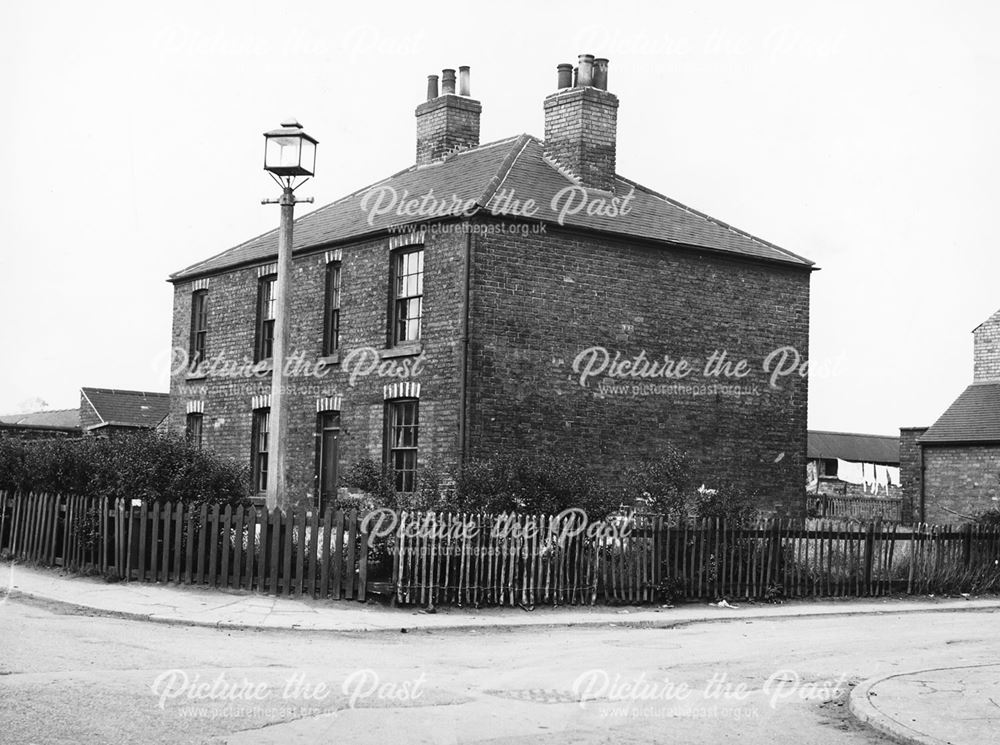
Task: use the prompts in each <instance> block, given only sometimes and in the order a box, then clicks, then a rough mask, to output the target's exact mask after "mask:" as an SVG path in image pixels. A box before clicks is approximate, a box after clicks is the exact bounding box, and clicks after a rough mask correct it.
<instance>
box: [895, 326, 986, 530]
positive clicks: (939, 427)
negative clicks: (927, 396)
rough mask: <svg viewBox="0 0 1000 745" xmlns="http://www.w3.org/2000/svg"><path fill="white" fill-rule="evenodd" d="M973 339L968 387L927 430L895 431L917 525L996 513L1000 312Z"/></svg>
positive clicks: (909, 499) (975, 332) (976, 331)
mask: <svg viewBox="0 0 1000 745" xmlns="http://www.w3.org/2000/svg"><path fill="white" fill-rule="evenodd" d="M972 336H973V349H974V352H973V374H972V385H970V386H969V387H968V388H966V389H965V390H964V391H963V392H962V393H961V395H959V397H958V398H957V399H955V401H954V403H952V405H951V406H949V407H948V409H947V410H946V411H945V412H944V414H942V415H941V417H940V418H939V419H938V420H937V421H936V422H934V424H933V425H932V426H931V427H929V428H928V427H906V428H903V429H901V430H900V460H901V466H902V480H903V493H904V495H905V496H904V499H905V501H906V503H907V504H909V507H910V509H911V510H912V514H913V515H914V519H915V520H917V521H920V522H930V523H952V522H957V521H960V520H962V519H968V518H971V517H976V516H978V515H980V514H981V513H983V512H986V511H987V510H990V509H1000V311H997V312H996V313H994V314H993V315H992V316H990V317H989V318H988V319H987V320H985V321H983V323H981V324H980V325H979V326H977V327H976V328H975V329H974V330H973V332H972ZM907 504H904V508H905V507H906V506H907Z"/></svg>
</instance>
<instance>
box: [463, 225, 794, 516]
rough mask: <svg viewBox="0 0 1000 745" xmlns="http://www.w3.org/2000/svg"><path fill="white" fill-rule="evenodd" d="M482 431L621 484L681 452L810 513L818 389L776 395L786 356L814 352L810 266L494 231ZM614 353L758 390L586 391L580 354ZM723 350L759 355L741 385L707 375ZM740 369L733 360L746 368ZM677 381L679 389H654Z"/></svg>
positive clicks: (479, 387)
mask: <svg viewBox="0 0 1000 745" xmlns="http://www.w3.org/2000/svg"><path fill="white" fill-rule="evenodd" d="M474 251H475V261H474V262H473V266H474V273H473V274H474V276H473V290H472V304H471V307H472V316H471V319H470V331H471V337H472V348H471V354H472V364H473V370H474V371H475V372H474V375H473V378H472V381H471V400H470V410H469V428H470V436H471V442H472V453H473V454H474V455H486V454H488V453H490V452H491V451H494V450H499V449H504V450H514V451H521V452H527V453H531V452H537V451H538V450H539V449H545V448H550V449H552V448H555V449H558V448H571V449H574V450H575V451H576V452H578V453H580V454H581V455H583V456H584V457H585V458H586V459H588V460H590V461H591V462H592V463H593V464H594V468H595V471H596V472H598V473H599V474H601V475H602V477H603V478H604V479H606V480H607V482H608V483H609V485H610V484H612V483H614V481H615V479H616V476H617V475H618V474H619V473H620V472H621V471H622V469H623V468H624V467H625V466H626V465H627V464H629V463H631V462H633V461H635V460H636V459H640V458H655V457H656V454H657V451H658V449H659V448H660V446H661V445H662V444H663V443H668V442H669V443H673V444H675V445H676V446H678V447H680V448H681V449H683V450H686V451H688V452H689V453H690V454H692V455H693V456H694V457H695V458H696V459H697V461H698V470H699V477H700V478H701V479H702V480H704V482H705V483H706V484H708V485H711V484H715V483H719V482H721V481H735V482H737V483H741V484H744V485H746V486H750V487H756V488H759V489H761V490H763V491H764V492H765V493H766V494H767V495H768V496H767V499H766V503H765V505H763V506H765V507H767V508H770V509H772V510H774V511H775V512H777V513H782V514H800V512H801V510H802V508H803V505H804V489H803V481H802V480H803V474H804V473H805V452H806V404H807V392H808V390H807V380H806V378H803V377H800V376H798V375H793V376H790V377H785V378H783V379H782V380H781V381H780V383H779V384H780V386H781V387H780V388H777V389H772V388H771V387H770V386H769V381H768V376H767V375H765V374H764V373H763V371H762V363H763V360H764V359H765V357H766V356H767V355H768V354H769V353H770V352H771V351H772V350H774V349H776V348H780V347H784V346H787V345H790V346H793V347H795V348H796V349H797V350H798V351H799V353H800V354H801V355H802V358H803V359H805V358H807V356H808V330H809V272H808V271H803V270H801V269H793V268H787V267H781V266H768V265H762V264H754V263H750V262H745V261H737V260H730V259H728V258H725V257H721V256H711V255H707V254H703V253H697V254H696V253H693V252H686V251H683V250H679V249H678V250H670V249H664V248H662V247H653V246H648V245H645V244H641V243H638V242H630V241H627V240H619V239H611V238H607V239H603V238H595V237H592V236H588V235H582V234H577V233H572V232H569V231H561V230H558V229H556V228H552V227H550V228H549V229H548V231H547V234H546V235H544V236H542V235H529V236H516V237H515V236H511V235H509V234H499V233H493V234H486V235H481V236H479V237H478V238H477V239H476V242H475V249H474ZM594 345H601V346H604V347H606V348H608V349H609V351H610V353H611V354H614V352H615V351H616V350H620V351H621V352H622V354H623V355H627V356H629V357H633V356H635V355H637V354H639V353H640V352H642V351H645V352H646V354H647V355H648V356H650V357H654V358H657V359H662V356H663V355H664V354H668V355H670V356H671V357H672V358H681V357H684V358H687V359H688V360H692V361H695V362H697V363H699V369H698V370H697V371H696V372H695V374H693V375H692V376H691V377H690V378H689V379H687V380H685V381H679V382H680V383H681V384H692V385H693V386H695V387H696V389H697V388H698V387H699V386H702V384H711V383H713V382H719V383H724V384H731V383H734V382H736V383H739V384H740V385H743V386H747V387H753V386H756V389H755V391H754V392H752V393H750V394H748V395H727V394H726V393H723V392H719V391H716V392H711V393H709V392H707V390H706V392H705V393H704V394H702V395H691V394H690V393H677V392H675V393H669V392H662V389H661V392H659V393H648V392H646V393H644V394H640V395H632V388H631V382H629V387H628V389H627V390H625V391H619V392H606V393H604V394H603V395H602V393H601V392H600V391H599V390H598V388H597V383H598V379H596V378H595V379H591V380H589V381H588V386H587V387H583V386H581V385H580V383H579V380H578V378H579V375H577V374H575V373H574V372H573V370H572V366H573V363H574V359H575V358H576V356H577V355H578V354H579V353H580V352H581V351H582V350H585V349H586V348H588V347H591V346H594ZM714 350H728V352H729V354H730V356H731V357H733V358H746V359H747V360H748V363H749V366H750V368H751V373H750V374H749V375H748V376H747V377H745V378H743V379H742V380H739V381H728V380H726V379H725V378H719V379H718V380H717V381H715V380H707V379H704V378H703V377H702V376H701V370H700V364H703V363H704V361H705V359H706V357H707V356H708V355H709V354H711V353H712V352H713V351H714ZM734 361H735V360H734ZM646 382H659V383H664V382H665V383H670V382H677V381H663V380H659V381H646Z"/></svg>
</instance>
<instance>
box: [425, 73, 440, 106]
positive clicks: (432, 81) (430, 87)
mask: <svg viewBox="0 0 1000 745" xmlns="http://www.w3.org/2000/svg"><path fill="white" fill-rule="evenodd" d="M437 97H438V76H437V75H428V76H427V100H428V101H431V100H433V99H435V98H437Z"/></svg>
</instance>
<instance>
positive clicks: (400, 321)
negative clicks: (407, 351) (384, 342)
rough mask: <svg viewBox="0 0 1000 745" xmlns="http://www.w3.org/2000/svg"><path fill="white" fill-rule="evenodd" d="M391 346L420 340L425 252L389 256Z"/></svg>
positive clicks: (409, 252) (418, 251)
mask: <svg viewBox="0 0 1000 745" xmlns="http://www.w3.org/2000/svg"><path fill="white" fill-rule="evenodd" d="M391 279H392V319H391V320H392V331H391V337H390V338H391V340H392V346H396V345H398V344H404V343H406V342H414V341H418V340H419V339H420V321H421V319H422V318H423V313H424V250H423V249H422V248H420V249H417V250H414V251H405V252H401V253H397V254H395V255H394V256H393V257H392V272H391Z"/></svg>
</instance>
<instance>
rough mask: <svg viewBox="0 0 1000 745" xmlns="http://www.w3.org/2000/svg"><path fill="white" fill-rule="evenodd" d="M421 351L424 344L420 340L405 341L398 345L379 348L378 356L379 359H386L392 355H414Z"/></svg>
mask: <svg viewBox="0 0 1000 745" xmlns="http://www.w3.org/2000/svg"><path fill="white" fill-rule="evenodd" d="M423 351H424V345H423V343H422V342H419V341H417V342H407V343H405V344H400V345H399V346H398V347H391V348H389V349H380V350H379V353H378V356H379V359H382V360H387V359H391V358H393V357H414V356H416V355H418V354H420V353H421V352H423Z"/></svg>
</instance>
